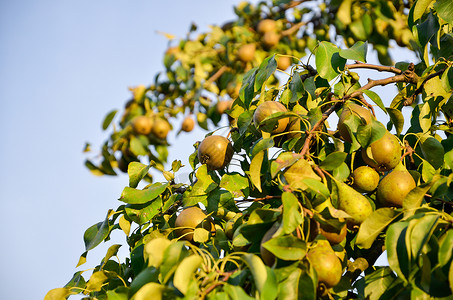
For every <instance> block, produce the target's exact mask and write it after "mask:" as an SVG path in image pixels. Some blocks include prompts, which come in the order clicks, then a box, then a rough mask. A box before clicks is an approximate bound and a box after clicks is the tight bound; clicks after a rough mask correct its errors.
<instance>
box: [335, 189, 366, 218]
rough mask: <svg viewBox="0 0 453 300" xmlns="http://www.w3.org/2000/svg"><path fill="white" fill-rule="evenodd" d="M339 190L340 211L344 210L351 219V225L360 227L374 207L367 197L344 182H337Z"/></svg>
mask: <svg viewBox="0 0 453 300" xmlns="http://www.w3.org/2000/svg"><path fill="white" fill-rule="evenodd" d="M335 183H336V185H337V190H338V209H341V210H343V211H344V212H346V213H347V214H348V215H350V216H351V218H348V219H347V220H346V221H347V223H348V224H349V225H359V224H361V223H362V222H363V221H365V219H366V218H368V216H369V215H371V213H372V212H373V207H372V206H371V204H370V202H369V201H368V199H367V198H365V196H363V195H362V194H361V193H359V192H357V191H356V190H354V189H353V188H352V187H350V186H349V185H347V184H346V183H344V182H340V181H337V180H335Z"/></svg>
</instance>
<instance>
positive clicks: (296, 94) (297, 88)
mask: <svg viewBox="0 0 453 300" xmlns="http://www.w3.org/2000/svg"><path fill="white" fill-rule="evenodd" d="M288 88H289V91H290V92H291V98H289V102H290V103H293V102H296V101H297V100H299V99H300V98H302V96H303V94H304V93H305V88H304V84H303V82H302V79H300V76H299V73H297V72H296V73H294V74H293V76H292V77H291V81H290V82H289V84H288Z"/></svg>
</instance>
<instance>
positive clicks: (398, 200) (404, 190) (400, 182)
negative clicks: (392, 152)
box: [376, 163, 417, 207]
mask: <svg viewBox="0 0 453 300" xmlns="http://www.w3.org/2000/svg"><path fill="white" fill-rule="evenodd" d="M416 186H417V185H416V183H415V180H414V178H413V177H412V175H411V174H410V173H409V171H407V169H406V168H405V167H404V166H403V165H402V164H401V163H400V164H399V165H398V166H397V167H396V168H395V169H394V170H393V171H392V172H390V173H388V174H387V175H386V176H385V177H384V178H383V179H382V180H381V182H380V183H379V185H378V189H377V194H376V197H377V199H378V200H379V202H380V203H381V204H382V205H384V206H396V207H402V206H403V200H404V198H406V196H407V194H408V193H409V192H410V191H411V190H412V189H413V188H415V187H416Z"/></svg>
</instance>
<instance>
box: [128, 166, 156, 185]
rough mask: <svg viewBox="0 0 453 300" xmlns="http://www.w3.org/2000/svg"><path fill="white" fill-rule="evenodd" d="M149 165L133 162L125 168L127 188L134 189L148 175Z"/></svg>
mask: <svg viewBox="0 0 453 300" xmlns="http://www.w3.org/2000/svg"><path fill="white" fill-rule="evenodd" d="M150 167H151V165H148V166H147V165H145V164H142V163H139V162H136V161H133V162H131V163H130V164H129V166H128V168H127V174H128V175H129V186H130V187H131V188H136V187H137V186H138V184H139V182H140V180H142V179H143V177H145V176H146V174H148V170H149V168H150Z"/></svg>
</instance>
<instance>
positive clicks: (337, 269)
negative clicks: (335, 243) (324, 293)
mask: <svg viewBox="0 0 453 300" xmlns="http://www.w3.org/2000/svg"><path fill="white" fill-rule="evenodd" d="M307 258H308V260H309V262H310V264H311V265H312V266H313V268H314V269H315V270H316V274H318V282H321V283H324V284H325V285H326V287H327V288H331V287H334V286H336V285H337V284H338V283H339V282H340V280H341V274H342V273H343V267H342V266H341V261H340V259H339V258H338V257H337V255H336V254H335V252H334V251H333V249H332V247H331V246H330V244H329V242H328V241H322V240H320V241H318V242H317V244H316V246H315V247H313V248H311V249H310V250H309V251H308V253H307Z"/></svg>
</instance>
